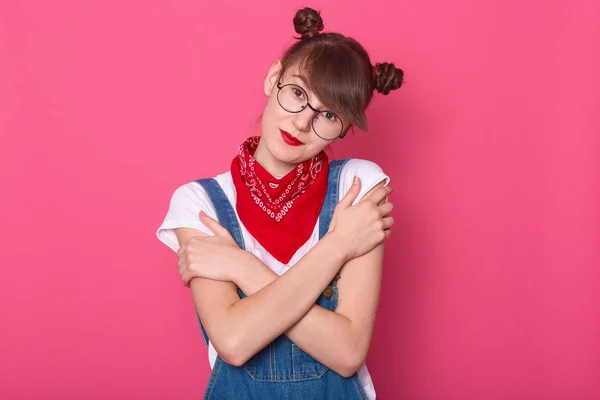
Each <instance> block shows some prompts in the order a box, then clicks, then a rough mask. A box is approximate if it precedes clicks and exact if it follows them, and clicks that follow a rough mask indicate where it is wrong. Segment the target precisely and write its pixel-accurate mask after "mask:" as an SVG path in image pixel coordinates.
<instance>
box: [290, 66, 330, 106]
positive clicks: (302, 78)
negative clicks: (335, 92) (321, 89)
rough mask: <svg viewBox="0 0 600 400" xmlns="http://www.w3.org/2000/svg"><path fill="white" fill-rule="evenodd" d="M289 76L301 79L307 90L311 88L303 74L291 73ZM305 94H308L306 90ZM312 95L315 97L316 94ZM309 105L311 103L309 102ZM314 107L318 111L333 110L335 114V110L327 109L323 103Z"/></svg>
mask: <svg viewBox="0 0 600 400" xmlns="http://www.w3.org/2000/svg"><path fill="white" fill-rule="evenodd" d="M291 77H292V78H298V79H300V80H301V81H302V82H304V84H305V85H306V86H307V89H308V90H311V89H310V85H309V84H308V79H306V77H305V76H304V75H298V74H294V75H291ZM303 89H304V88H303ZM304 90H305V91H306V89H304ZM306 94H307V95H308V92H306ZM313 94H314V93H313ZM314 97H316V95H315V96H314ZM314 97H313V99H314ZM311 105H312V104H311ZM315 108H316V109H317V110H319V111H329V112H333V113H334V114H336V115H337V113H335V111H333V110H329V109H328V108H327V106H325V104H323V103H321V106H320V107H315Z"/></svg>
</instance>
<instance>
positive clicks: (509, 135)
mask: <svg viewBox="0 0 600 400" xmlns="http://www.w3.org/2000/svg"><path fill="white" fill-rule="evenodd" d="M284 3H285V4H284ZM366 4H367V3H365V2H358V1H345V2H338V1H320V2H314V3H312V4H309V5H311V6H313V7H315V8H320V9H321V11H322V15H323V17H324V20H325V27H326V29H328V30H335V31H340V32H342V33H345V34H347V35H350V36H353V37H355V38H356V39H358V40H359V41H361V42H362V43H363V44H364V46H365V47H366V48H367V49H368V50H369V52H370V54H371V56H372V59H373V60H374V61H394V62H396V63H397V65H398V66H400V67H401V68H403V69H404V70H405V73H406V85H405V87H404V88H402V89H401V90H400V91H398V92H394V93H393V94H391V95H390V96H388V97H387V98H385V97H383V96H376V98H375V100H374V102H373V103H372V106H371V108H370V110H369V117H370V123H371V129H370V132H369V133H368V134H366V133H363V132H357V134H356V135H354V136H349V137H348V139H346V140H344V141H343V142H342V143H341V144H339V145H338V146H336V147H335V148H334V149H333V152H334V155H335V156H337V157H347V156H352V157H359V158H366V159H371V160H374V161H376V162H377V163H379V164H380V165H381V166H382V167H383V168H384V170H385V171H386V172H387V173H389V175H391V177H392V183H393V186H394V187H395V189H396V192H395V194H394V195H393V197H392V199H393V201H394V203H395V205H396V208H395V210H394V214H395V217H396V220H397V225H396V226H395V230H394V232H395V233H394V236H393V238H392V240H391V242H389V246H388V249H387V253H386V260H385V273H384V283H383V293H382V297H381V306H380V310H379V316H378V321H377V325H376V328H375V334H374V339H373V344H372V347H371V352H370V355H369V358H368V366H369V369H370V371H371V373H372V376H373V379H374V382H375V386H376V389H377V392H378V395H379V396H378V398H379V399H431V400H434V399H435V400H438V399H439V400H441V399H461V400H464V399H482V400H494V399H499V400H500V399H502V400H505V399H517V400H519V399H540V400H542V399H543V400H549V399H567V398H568V399H577V400H584V399H599V398H600V291H599V287H600V271H599V266H600V239H599V238H600V213H599V208H600V194H599V188H598V186H599V178H600V177H599V170H600V165H599V162H598V159H599V156H600V139H599V138H600V135H599V134H600V128H599V126H600V118H599V117H598V114H599V112H598V111H599V110H600V100H599V94H598V93H600V78H599V76H600V75H599V74H598V71H600V56H599V49H600V28H599V27H600V3H599V2H598V1H596V0H589V1H583V0H582V1H566V0H564V1H559V0H552V1H544V2H541V1H540V2H523V1H521V0H508V1H503V2H497V1H483V2H482V1H474V0H473V1H464V0H459V1H453V2H446V1H441V0H424V1H419V2H414V1H413V2H398V1H395V0H394V1H392V0H390V1H377V2H368V5H369V6H368V7H366ZM303 5H304V3H300V2H288V3H286V2H281V1H274V0H269V1H262V2H261V3H260V4H259V5H252V4H251V2H247V1H237V2H232V1H219V2H216V1H212V2H208V1H177V2H167V1H158V0H152V1H149V0H144V1H141V0H139V1H133V0H130V1H102V2H100V1H95V2H92V1H85V2H84V1H75V0H72V1H52V2H50V1H2V2H0V178H1V186H0V187H1V191H2V193H1V200H0V201H1V202H2V203H1V207H0V221H1V223H2V229H1V233H0V235H1V237H0V239H1V255H0V265H1V266H2V276H1V278H0V398H2V399H107V398H114V399H121V398H122V399H132V398H140V399H142V398H143V399H150V398H153V399H195V398H199V397H200V396H201V394H202V393H203V390H204V386H205V384H206V382H207V380H208V374H209V365H208V361H207V355H206V349H205V347H204V344H203V343H202V339H201V337H200V331H199V329H198V326H197V322H196V320H195V318H194V315H193V308H192V302H191V296H190V294H189V291H188V290H187V289H184V288H183V287H182V286H181V283H180V281H179V275H178V274H177V269H176V258H175V255H174V254H172V253H171V252H170V250H168V249H167V248H166V247H165V246H163V245H162V244H160V243H159V242H158V240H157V239H156V238H155V231H156V228H157V227H158V225H159V224H160V222H161V221H162V218H163V217H164V214H165V212H166V211H167V207H168V202H169V198H170V196H171V194H172V192H173V190H174V189H175V188H176V187H177V186H179V185H180V184H183V183H185V182H187V181H190V180H192V179H195V178H199V177H207V176H212V175H214V174H217V173H219V172H223V171H225V170H226V169H227V168H228V165H229V162H230V160H231V158H232V157H233V155H234V153H235V151H236V148H237V146H238V144H239V143H240V142H241V141H242V139H244V138H245V137H247V136H249V135H250V134H253V133H255V131H256V129H257V128H256V127H257V125H256V121H257V118H258V117H259V115H260V113H261V110H262V107H263V104H264V101H265V97H264V95H263V94H262V80H263V77H264V75H265V74H266V72H267V69H268V67H269V66H270V65H271V63H272V62H273V60H274V59H275V58H276V57H277V56H278V55H279V54H280V53H281V51H282V50H283V49H284V47H285V46H286V45H288V44H290V43H292V41H293V40H292V39H291V37H292V36H293V35H294V32H293V28H292V24H291V19H292V17H293V15H294V13H295V11H296V9H298V8H299V7H300V6H303Z"/></svg>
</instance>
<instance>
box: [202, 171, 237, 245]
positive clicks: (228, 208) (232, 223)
mask: <svg viewBox="0 0 600 400" xmlns="http://www.w3.org/2000/svg"><path fill="white" fill-rule="evenodd" d="M196 182H198V183H199V184H200V185H202V187H203V188H204V190H205V191H206V194H207V195H208V198H209V199H210V201H211V202H212V205H213V207H214V208H215V210H216V211H217V220H218V221H219V224H221V226H222V227H224V228H225V229H227V230H228V231H229V233H231V236H232V237H233V239H234V240H235V242H236V243H237V245H238V246H239V247H240V249H242V250H246V246H245V245H244V237H243V236H242V229H241V228H240V223H239V221H238V218H237V216H236V214H235V211H234V209H233V206H232V205H231V202H230V201H229V199H228V198H227V196H225V192H223V189H221V185H219V183H218V182H217V181H216V180H215V179H214V178H208V179H198V180H197V181H196Z"/></svg>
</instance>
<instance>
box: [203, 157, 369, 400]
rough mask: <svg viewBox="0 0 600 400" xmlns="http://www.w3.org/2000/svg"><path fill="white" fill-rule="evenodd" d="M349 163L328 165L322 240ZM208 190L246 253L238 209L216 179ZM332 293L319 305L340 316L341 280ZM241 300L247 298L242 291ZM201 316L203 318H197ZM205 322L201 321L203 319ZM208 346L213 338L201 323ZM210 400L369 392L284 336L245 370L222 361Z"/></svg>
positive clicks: (295, 399)
mask: <svg viewBox="0 0 600 400" xmlns="http://www.w3.org/2000/svg"><path fill="white" fill-rule="evenodd" d="M347 161H348V160H347V159H346V160H335V161H332V162H331V163H330V165H329V175H328V188H327V194H326V196H325V200H324V202H323V206H322V208H321V214H320V216H319V238H322V237H323V236H324V235H325V234H326V233H327V230H328V229H329V224H330V222H331V218H332V216H333V211H334V209H335V206H336V204H337V202H338V193H339V177H340V173H341V170H342V167H343V166H344V164H345V163H346V162H347ZM197 182H198V183H200V184H201V185H202V186H203V187H204V189H205V190H206V192H207V194H208V196H209V198H210V199H211V201H212V203H213V205H214V206H215V209H216V211H217V217H218V220H219V223H220V224H221V225H222V226H224V227H225V228H227V229H228V230H229V232H231V235H232V236H233V238H234V239H235V241H236V243H237V244H238V245H239V246H240V248H242V249H244V248H245V247H244V239H243V237H242V231H241V229H240V225H239V221H238V220H237V218H236V214H235V212H234V210H233V207H232V205H231V203H230V202H229V200H227V197H226V196H225V194H224V193H223V191H222V189H221V187H220V186H219V184H218V183H217V182H216V181H215V180H214V179H201V180H198V181H197ZM330 287H331V289H332V291H331V292H330V293H328V294H331V296H328V297H329V298H327V297H326V296H325V295H324V294H321V295H320V296H319V298H318V300H317V304H319V305H320V306H321V307H324V308H326V309H328V310H331V311H335V309H336V307H337V301H338V291H337V285H336V280H335V279H334V280H333V281H332V282H331V284H330ZM238 292H239V295H240V297H241V298H243V297H245V295H244V294H243V293H242V292H241V291H239V290H238ZM196 315H198V313H196ZM198 321H199V322H200V319H198ZM200 328H201V330H202V335H203V337H204V340H205V342H206V343H208V337H207V336H206V331H205V330H204V327H203V326H202V322H200ZM204 398H205V399H235V400H252V399H260V400H271V399H273V400H275V399H277V400H287V399H289V400H311V399H315V400H316V399H319V400H321V399H349V400H350V399H364V400H366V398H367V397H366V395H365V392H364V390H363V388H362V386H361V384H360V381H359V379H358V375H357V374H354V376H352V377H350V378H344V377H342V376H341V375H339V374H338V373H336V372H334V371H332V370H330V369H329V368H327V367H325V366H324V365H323V364H321V363H320V362H318V361H317V360H315V359H314V358H312V357H311V356H310V355H308V354H307V353H305V352H304V351H302V349H301V348H300V347H298V346H296V344H294V342H292V341H291V340H290V339H288V338H287V336H285V335H281V336H279V337H278V338H277V339H275V340H274V341H273V342H272V343H270V344H269V345H267V346H266V347H265V348H264V349H263V350H261V351H260V352H258V353H257V354H256V355H255V356H254V357H252V358H251V359H250V360H248V362H246V364H244V365H243V366H241V367H234V366H231V365H229V364H227V363H225V362H224V361H223V360H222V359H221V357H217V360H216V361H215V365H214V368H213V370H212V374H211V376H210V380H209V382H208V386H207V387H206V392H205V394H204Z"/></svg>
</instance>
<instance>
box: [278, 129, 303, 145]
mask: <svg viewBox="0 0 600 400" xmlns="http://www.w3.org/2000/svg"><path fill="white" fill-rule="evenodd" d="M279 132H281V137H282V138H283V141H284V142H285V143H286V144H289V145H290V146H301V145H303V144H304V143H302V142H301V141H299V140H298V139H296V138H295V137H293V136H292V135H290V134H289V133H288V132H286V131H284V130H283V129H280V130H279Z"/></svg>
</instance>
